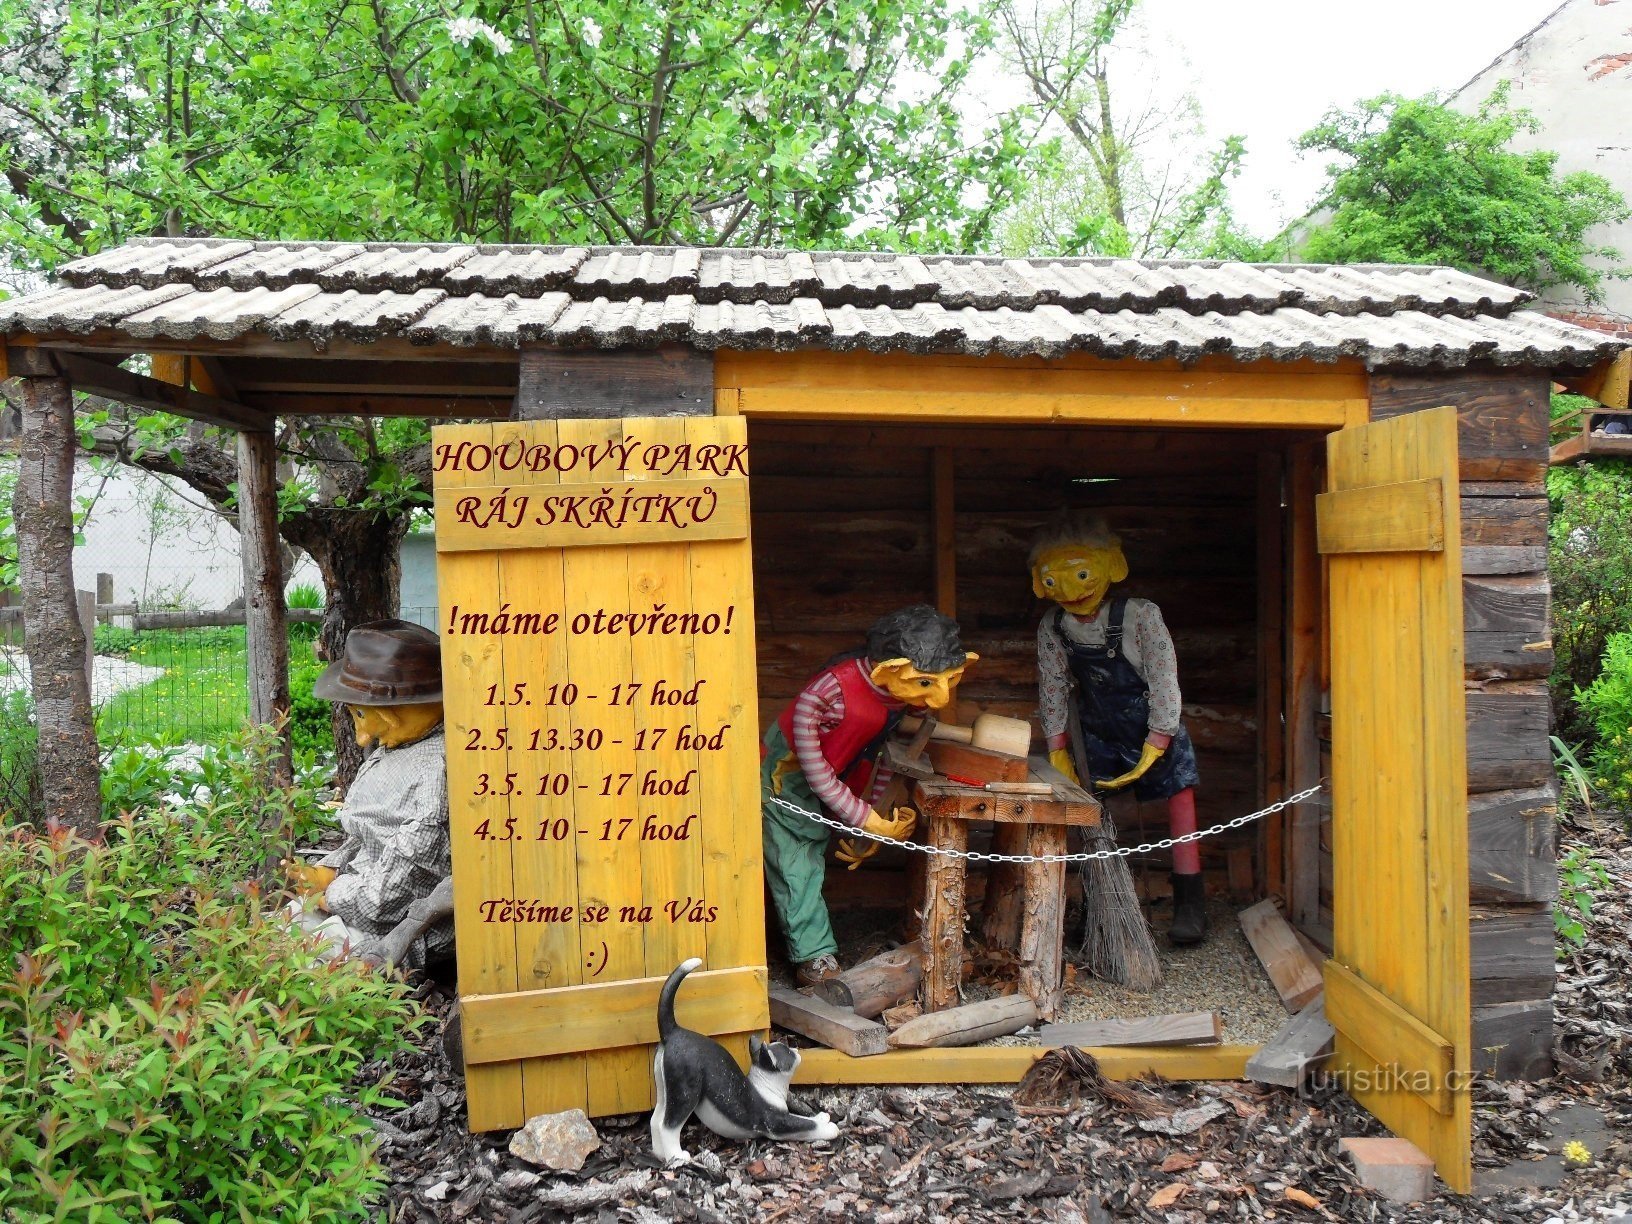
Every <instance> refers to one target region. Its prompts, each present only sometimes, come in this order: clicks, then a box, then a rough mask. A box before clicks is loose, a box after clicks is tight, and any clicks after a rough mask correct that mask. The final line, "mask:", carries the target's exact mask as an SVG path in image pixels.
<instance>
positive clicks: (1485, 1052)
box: [1469, 999, 1553, 1080]
mask: <svg viewBox="0 0 1632 1224" xmlns="http://www.w3.org/2000/svg"><path fill="white" fill-rule="evenodd" d="M1469 1044H1470V1045H1471V1046H1472V1047H1473V1069H1474V1071H1476V1072H1478V1073H1479V1074H1481V1075H1490V1076H1494V1077H1495V1078H1497V1079H1526V1080H1536V1079H1546V1078H1547V1077H1548V1076H1549V1075H1551V1074H1552V1073H1553V1001H1552V1000H1551V999H1524V1000H1520V1001H1518V1002H1514V1003H1496V1004H1493V1005H1491V1006H1488V1007H1475V1008H1474V1009H1473V1038H1472V1041H1471V1042H1470V1043H1469Z"/></svg>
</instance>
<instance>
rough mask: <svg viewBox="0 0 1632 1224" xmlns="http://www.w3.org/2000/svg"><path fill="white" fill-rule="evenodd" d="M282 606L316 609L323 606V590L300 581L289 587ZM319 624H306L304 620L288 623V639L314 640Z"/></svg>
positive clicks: (295, 640)
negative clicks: (297, 622)
mask: <svg viewBox="0 0 1632 1224" xmlns="http://www.w3.org/2000/svg"><path fill="white" fill-rule="evenodd" d="M284 606H285V607H289V608H306V609H317V608H321V607H322V606H323V592H322V590H321V589H319V588H318V587H315V586H313V585H312V584H311V583H309V582H302V583H299V584H297V585H295V586H292V587H290V588H289V591H288V594H286V595H285V596H284ZM321 628H322V626H321V625H315V624H312V625H308V624H305V623H304V622H302V623H299V624H296V623H293V622H291V623H290V625H289V640H290V641H291V642H315V641H316V640H317V634H318V631H319V630H320V629H321Z"/></svg>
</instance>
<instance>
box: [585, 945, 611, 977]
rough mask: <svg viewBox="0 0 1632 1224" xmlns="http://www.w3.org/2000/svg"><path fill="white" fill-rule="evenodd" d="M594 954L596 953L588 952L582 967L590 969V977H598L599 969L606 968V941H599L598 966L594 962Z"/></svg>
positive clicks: (599, 974)
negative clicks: (587, 957)
mask: <svg viewBox="0 0 1632 1224" xmlns="http://www.w3.org/2000/svg"><path fill="white" fill-rule="evenodd" d="M596 956H597V954H596V953H594V952H591V953H590V954H589V959H588V960H586V961H585V962H584V968H585V969H588V970H591V972H590V975H589V976H590V977H600V976H601V970H602V969H605V968H606V962H607V960H608V953H607V949H606V941H605V940H604V939H603V940H602V941H601V950H600V953H599V958H600V965H599V966H597V965H596V963H595V961H596Z"/></svg>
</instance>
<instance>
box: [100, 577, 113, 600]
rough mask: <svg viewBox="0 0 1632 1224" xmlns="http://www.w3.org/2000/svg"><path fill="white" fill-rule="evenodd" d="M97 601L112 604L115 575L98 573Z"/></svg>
mask: <svg viewBox="0 0 1632 1224" xmlns="http://www.w3.org/2000/svg"><path fill="white" fill-rule="evenodd" d="M96 602H97V603H99V604H111V603H112V602H113V575H112V574H98V575H97V576H96Z"/></svg>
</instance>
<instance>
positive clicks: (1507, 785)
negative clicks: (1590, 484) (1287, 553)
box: [1371, 371, 1557, 1078]
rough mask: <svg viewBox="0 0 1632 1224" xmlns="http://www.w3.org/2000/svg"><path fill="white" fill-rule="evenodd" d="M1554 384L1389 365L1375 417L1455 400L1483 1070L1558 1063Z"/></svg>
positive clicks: (1476, 1028)
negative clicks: (1549, 474) (1550, 473)
mask: <svg viewBox="0 0 1632 1224" xmlns="http://www.w3.org/2000/svg"><path fill="white" fill-rule="evenodd" d="M1549 391H1550V386H1549V380H1548V378H1547V376H1546V375H1544V374H1541V373H1535V372H1523V371H1520V372H1509V371H1496V372H1470V373H1465V374H1420V373H1380V374H1377V375H1374V376H1373V378H1372V383H1371V412H1372V417H1373V418H1374V419H1384V418H1387V417H1392V416H1396V415H1398V414H1400V413H1404V412H1413V411H1416V410H1418V409H1423V408H1431V407H1436V406H1439V405H1443V404H1454V405H1456V406H1457V409H1458V414H1459V418H1460V428H1459V430H1458V435H1459V436H1458V441H1459V446H1460V450H1461V478H1462V505H1461V510H1462V573H1463V632H1464V661H1465V684H1466V686H1467V721H1468V856H1469V899H1470V911H1469V918H1470V922H1471V924H1472V925H1471V930H1470V941H1469V942H1470V950H1471V958H1472V968H1471V973H1472V979H1473V980H1472V996H1471V997H1472V1006H1473V1042H1472V1044H1473V1056H1474V1065H1475V1066H1476V1067H1478V1068H1481V1069H1484V1070H1487V1071H1491V1072H1493V1073H1495V1074H1497V1075H1500V1076H1504V1077H1522V1078H1532V1077H1539V1076H1541V1075H1545V1074H1547V1073H1548V1072H1549V1071H1550V1070H1551V1066H1552V1029H1553V1005H1552V988H1553V980H1554V971H1553V938H1554V937H1553V919H1552V911H1551V902H1552V899H1553V897H1554V896H1555V894H1556V892H1557V879H1556V873H1555V870H1554V841H1553V838H1554V822H1555V818H1556V814H1557V789H1556V779H1555V776H1554V773H1553V767H1552V752H1551V748H1550V746H1549V743H1548V734H1549V730H1550V707H1549V701H1548V694H1547V676H1548V674H1549V673H1550V672H1551V670H1552V665H1553V653H1552V649H1551V646H1550V645H1549V644H1548V637H1549V630H1548V611H1549V598H1550V587H1549V583H1548V578H1547V497H1546V486H1545V483H1544V480H1545V476H1546V471H1547V417H1548V401H1549Z"/></svg>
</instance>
